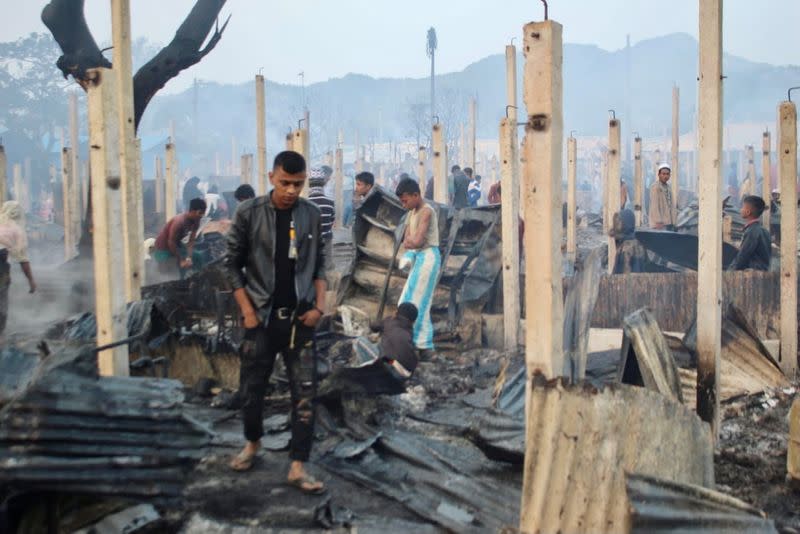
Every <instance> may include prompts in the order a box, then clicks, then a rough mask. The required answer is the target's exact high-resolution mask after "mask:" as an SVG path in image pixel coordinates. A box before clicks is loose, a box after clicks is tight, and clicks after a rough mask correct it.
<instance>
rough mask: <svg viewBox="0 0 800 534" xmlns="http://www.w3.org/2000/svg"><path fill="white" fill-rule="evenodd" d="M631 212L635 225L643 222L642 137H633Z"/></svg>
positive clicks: (640, 224)
mask: <svg viewBox="0 0 800 534" xmlns="http://www.w3.org/2000/svg"><path fill="white" fill-rule="evenodd" d="M633 214H634V215H635V216H636V226H637V227H639V226H642V224H643V223H644V174H643V173H642V138H641V137H639V136H638V135H637V136H636V137H635V138H634V139H633Z"/></svg>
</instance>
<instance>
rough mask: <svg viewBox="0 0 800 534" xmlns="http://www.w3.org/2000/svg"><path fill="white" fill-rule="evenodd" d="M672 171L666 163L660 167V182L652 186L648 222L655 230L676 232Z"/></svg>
mask: <svg viewBox="0 0 800 534" xmlns="http://www.w3.org/2000/svg"><path fill="white" fill-rule="evenodd" d="M671 175H672V169H671V168H670V166H669V165H668V164H666V163H662V164H660V165H659V166H658V180H656V181H655V182H653V185H651V186H650V211H649V213H648V220H649V221H650V228H653V229H654V230H669V231H671V232H674V231H675V212H674V210H673V209H672V190H671V189H670V187H669V185H667V184H668V182H669V178H670V176H671Z"/></svg>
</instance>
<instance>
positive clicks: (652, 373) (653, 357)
mask: <svg viewBox="0 0 800 534" xmlns="http://www.w3.org/2000/svg"><path fill="white" fill-rule="evenodd" d="M622 332H623V338H622V350H621V355H620V356H621V357H620V360H619V366H618V367H617V380H618V381H619V382H621V383H623V384H632V385H635V386H643V387H646V388H648V389H652V390H653V391H658V392H659V393H661V394H662V395H666V396H667V397H670V398H672V399H674V400H676V401H678V402H683V394H682V392H681V380H680V375H679V374H678V366H677V365H675V358H674V357H673V356H672V351H671V350H670V348H669V345H667V340H666V339H664V334H662V333H661V329H660V328H659V327H658V323H657V322H656V320H655V318H654V317H653V313H652V312H651V311H650V310H648V309H647V308H644V309H641V310H638V311H635V312H633V313H632V314H630V315H628V316H627V317H626V318H625V322H624V323H623V325H622Z"/></svg>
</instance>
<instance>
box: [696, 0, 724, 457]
mask: <svg viewBox="0 0 800 534" xmlns="http://www.w3.org/2000/svg"><path fill="white" fill-rule="evenodd" d="M699 34H700V62H699V67H700V80H699V95H698V96H699V111H700V114H699V115H700V116H699V121H698V133H699V141H700V195H699V204H700V215H699V225H698V248H699V254H698V268H697V413H698V415H700V417H701V418H702V419H703V420H704V421H707V422H708V423H709V424H710V425H711V435H712V437H713V439H714V441H715V442H716V441H717V439H718V437H719V421H720V413H719V365H720V346H721V342H722V308H721V303H722V203H721V202H720V199H721V198H722V165H721V162H722V0H700V33H699Z"/></svg>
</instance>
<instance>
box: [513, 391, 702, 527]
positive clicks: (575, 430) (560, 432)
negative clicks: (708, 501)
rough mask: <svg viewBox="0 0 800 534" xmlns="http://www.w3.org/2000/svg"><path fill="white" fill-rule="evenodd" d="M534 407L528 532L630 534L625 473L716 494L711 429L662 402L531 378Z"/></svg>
mask: <svg viewBox="0 0 800 534" xmlns="http://www.w3.org/2000/svg"><path fill="white" fill-rule="evenodd" d="M530 408H531V409H530V412H529V415H528V434H527V444H526V451H525V453H526V456H528V457H526V466H527V467H526V468H527V469H529V470H530V471H529V472H527V473H526V476H527V477H529V480H531V481H532V483H531V485H530V488H529V489H530V491H531V492H532V495H531V496H530V498H528V499H526V500H527V502H529V503H532V504H531V506H532V507H531V508H530V509H528V510H525V511H524V513H523V515H524V516H525V517H527V519H528V520H530V521H531V522H530V523H528V522H525V524H526V525H530V527H531V532H627V531H628V530H629V527H630V514H629V512H628V499H627V494H626V491H625V474H626V473H637V474H645V475H651V476H657V477H659V478H663V479H667V480H671V481H675V482H681V483H686V484H695V485H699V486H705V487H713V484H714V462H713V446H712V443H711V433H710V430H709V427H708V425H707V424H706V423H704V422H702V421H701V420H700V418H699V417H697V415H696V414H695V413H693V412H691V411H690V410H689V409H688V408H686V407H685V406H683V405H682V404H679V403H676V402H674V401H672V400H671V399H669V398H667V397H665V396H663V395H660V394H658V393H655V392H653V391H650V390H648V389H644V388H640V387H634V386H626V385H621V386H614V387H607V388H605V389H603V390H597V389H594V388H590V387H585V386H583V385H577V386H565V385H563V384H562V383H561V382H560V381H553V382H546V381H545V380H544V379H543V378H542V377H534V379H533V384H532V388H531V403H530ZM523 521H524V520H523Z"/></svg>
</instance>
